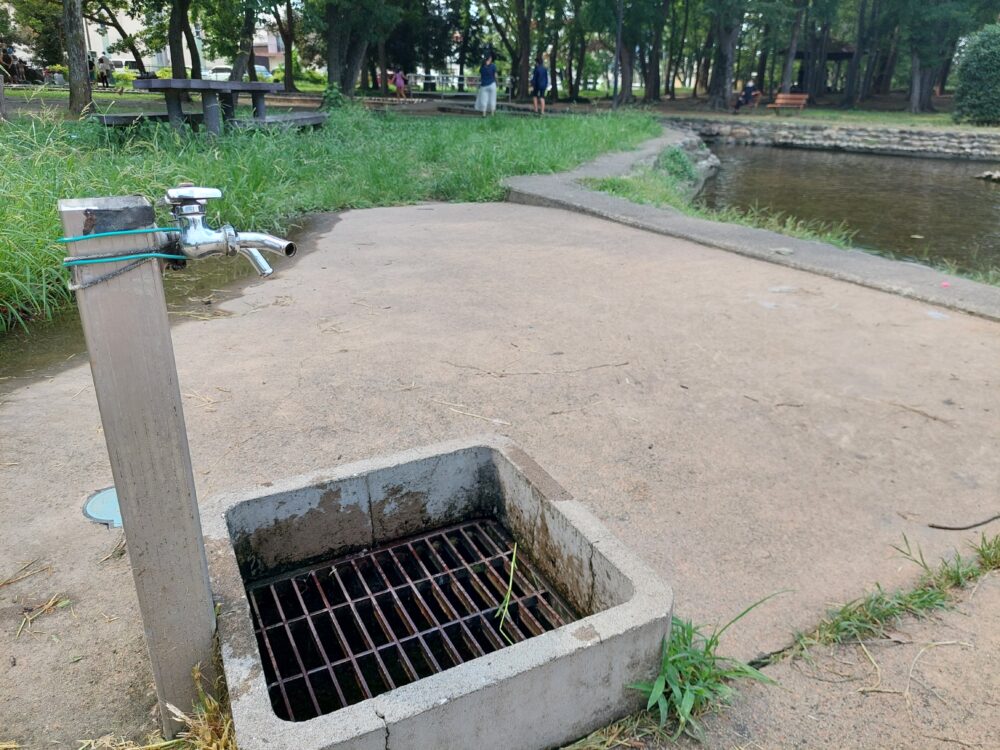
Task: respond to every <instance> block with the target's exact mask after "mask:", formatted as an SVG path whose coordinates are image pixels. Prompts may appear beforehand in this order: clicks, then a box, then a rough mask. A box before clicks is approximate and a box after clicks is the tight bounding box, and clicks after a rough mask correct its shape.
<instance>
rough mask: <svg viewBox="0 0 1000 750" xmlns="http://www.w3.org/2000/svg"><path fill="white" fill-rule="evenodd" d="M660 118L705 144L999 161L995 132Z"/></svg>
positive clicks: (788, 119) (999, 139)
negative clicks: (717, 143)
mask: <svg viewBox="0 0 1000 750" xmlns="http://www.w3.org/2000/svg"><path fill="white" fill-rule="evenodd" d="M665 119H666V120H667V121H668V122H669V123H670V124H671V125H672V126H675V127H683V128H686V129H688V130H693V131H694V132H696V133H697V134H698V135H699V136H701V137H702V138H704V139H705V140H706V141H709V142H722V143H727V144H740V145H750V146H782V147H784V148H805V149H818V150H823V151H850V152H853V153H868V154H891V155H894V156H922V157H938V158H951V159H956V158H957V159H979V160H984V161H997V160H1000V133H998V132H997V131H995V130H982V131H980V130H944V129H941V130H938V129H930V128H886V127H863V126H854V125H851V126H836V125H822V124H815V123H798V122H793V121H792V120H791V117H790V116H783V117H781V119H778V118H777V117H776V118H775V119H773V120H770V121H768V120H762V119H761V118H757V117H754V118H752V119H751V118H748V117H744V118H740V117H733V118H732V120H731V121H727V120H720V119H710V118H697V117H667V118H665Z"/></svg>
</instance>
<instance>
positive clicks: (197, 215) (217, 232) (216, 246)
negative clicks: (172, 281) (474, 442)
mask: <svg viewBox="0 0 1000 750" xmlns="http://www.w3.org/2000/svg"><path fill="white" fill-rule="evenodd" d="M221 197H222V191H221V190H218V189H217V188H204V187H195V186H194V185H191V184H188V183H184V184H181V185H178V186H177V187H175V188H170V189H168V190H167V197H166V202H167V203H168V204H169V205H170V206H171V209H170V211H171V213H172V214H173V216H174V221H175V222H177V226H178V227H179V228H180V230H181V231H180V236H179V239H178V247H179V250H180V251H181V253H183V254H184V256H185V257H187V258H190V259H192V260H200V259H201V258H206V257H208V256H209V255H237V254H238V255H243V256H246V258H247V260H249V261H250V262H251V263H252V264H253V267H254V268H256V269H257V273H259V274H260V275H261V276H270V275H271V274H272V273H273V269H272V268H271V266H270V265H269V264H268V262H267V261H266V260H264V256H263V255H261V254H260V251H261V250H266V251H267V252H269V253H274V254H275V255H284V256H285V257H286V258H290V257H292V256H293V255H295V251H296V247H295V243H294V242H289V241H288V240H283V239H281V238H280V237H273V236H271V235H270V234H261V233H259V232H237V231H236V230H235V229H233V228H232V227H231V226H230V225H229V224H223V225H222V226H221V227H219V228H218V229H212V228H211V227H210V226H208V225H207V224H206V223H205V206H206V204H207V203H208V201H209V200H211V199H213V198H221Z"/></svg>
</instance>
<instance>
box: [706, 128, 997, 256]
mask: <svg viewBox="0 0 1000 750" xmlns="http://www.w3.org/2000/svg"><path fill="white" fill-rule="evenodd" d="M712 151H714V152H715V153H716V155H718V157H719V159H721V160H722V169H721V170H720V172H719V174H718V176H717V177H716V178H715V179H714V180H710V181H709V183H708V184H707V185H706V188H705V191H704V192H703V193H702V197H701V200H703V201H704V202H705V204H706V205H708V206H709V207H712V208H723V207H737V208H749V207H751V206H753V205H755V204H756V205H758V206H761V207H767V208H769V209H771V210H775V211H782V212H784V213H787V214H792V215H794V216H797V217H799V218H801V219H810V220H820V221H827V222H831V223H834V224H836V223H839V222H843V223H844V224H845V225H847V226H848V227H849V228H851V229H854V230H856V231H857V234H856V235H855V238H854V242H855V244H857V245H859V246H861V247H866V248H871V249H875V250H888V251H891V252H893V253H896V254H899V255H903V256H908V257H912V258H918V259H926V260H932V261H949V262H951V263H954V264H956V265H957V266H959V267H960V268H963V269H968V270H986V269H987V268H989V267H990V266H1000V184H994V183H988V182H984V181H982V180H976V179H974V176H975V175H977V174H979V173H981V172H983V171H984V170H986V169H988V168H992V165H990V164H984V163H983V162H971V161H958V160H949V159H914V158H903V157H894V156H870V155H865V154H845V153H838V152H829V151H805V150H801V149H783V148H767V147H760V146H720V145H715V146H712Z"/></svg>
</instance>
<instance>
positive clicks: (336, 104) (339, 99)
mask: <svg viewBox="0 0 1000 750" xmlns="http://www.w3.org/2000/svg"><path fill="white" fill-rule="evenodd" d="M346 103H347V100H346V99H345V98H344V94H343V92H341V90H340V86H338V85H337V84H335V83H331V84H330V85H329V86H327V87H326V91H324V92H323V103H322V104H320V106H319V108H320V109H326V110H330V109H339V108H340V107H343V106H344V104H346Z"/></svg>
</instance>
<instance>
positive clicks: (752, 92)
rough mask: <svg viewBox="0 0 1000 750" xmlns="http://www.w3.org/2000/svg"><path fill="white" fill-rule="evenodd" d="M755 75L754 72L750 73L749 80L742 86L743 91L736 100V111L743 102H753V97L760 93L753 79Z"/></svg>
mask: <svg viewBox="0 0 1000 750" xmlns="http://www.w3.org/2000/svg"><path fill="white" fill-rule="evenodd" d="M756 77H757V76H756V74H751V76H750V80H749V81H747V82H746V85H745V86H744V87H743V92H742V93H741V94H740V96H739V98H738V99H737V100H736V111H737V112H739V111H740V107H742V106H743V105H744V104H753V103H754V99H755V98H756V97H758V96H760V94H759V93H758V91H757V82H756V81H755V80H754V78H756Z"/></svg>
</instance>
